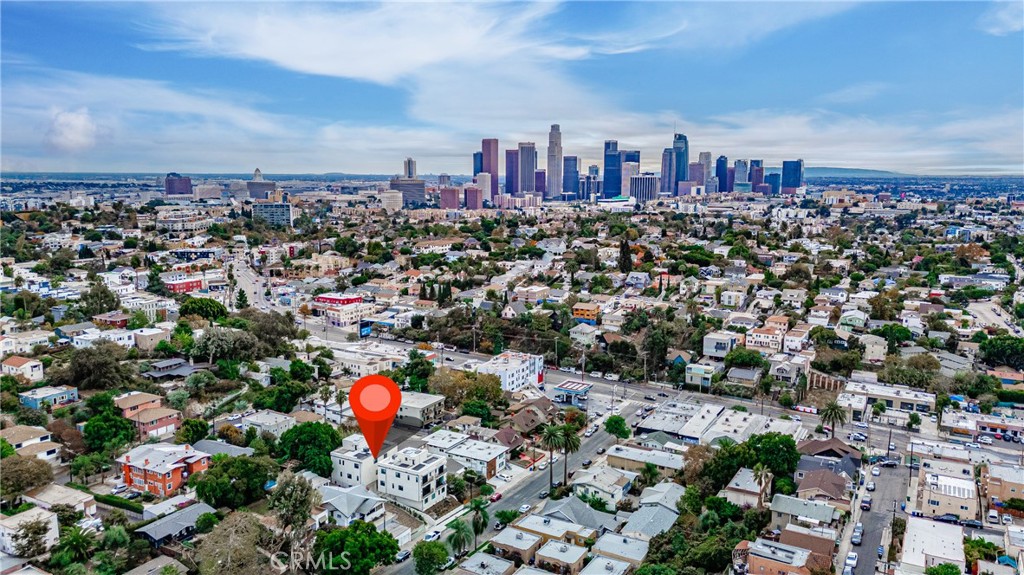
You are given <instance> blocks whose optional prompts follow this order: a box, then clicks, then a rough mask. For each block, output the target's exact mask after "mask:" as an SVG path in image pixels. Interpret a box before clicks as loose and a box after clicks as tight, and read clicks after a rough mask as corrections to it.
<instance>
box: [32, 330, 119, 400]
mask: <svg viewBox="0 0 1024 575" xmlns="http://www.w3.org/2000/svg"><path fill="white" fill-rule="evenodd" d="M124 358H125V350H124V348H123V347H121V346H120V345H118V344H116V343H113V342H110V341H100V342H97V343H95V344H93V345H92V346H90V347H85V348H82V349H76V350H75V351H74V352H72V354H71V360H70V361H69V362H68V364H67V365H66V366H61V367H55V368H53V369H50V370H47V372H46V373H47V375H48V377H49V380H50V384H51V385H70V386H72V387H77V388H79V389H133V388H135V373H136V371H135V368H134V366H132V365H129V364H122V363H121V361H122V360H123V359H124Z"/></svg>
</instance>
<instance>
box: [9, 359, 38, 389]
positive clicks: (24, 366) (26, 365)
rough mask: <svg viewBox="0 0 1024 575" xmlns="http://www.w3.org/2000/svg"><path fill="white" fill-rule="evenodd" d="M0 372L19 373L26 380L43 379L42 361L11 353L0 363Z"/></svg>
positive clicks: (35, 380) (15, 374)
mask: <svg viewBox="0 0 1024 575" xmlns="http://www.w3.org/2000/svg"><path fill="white" fill-rule="evenodd" d="M0 373H2V374H3V375H13V376H19V375H20V376H21V377H24V378H25V379H27V380H28V381H30V382H32V383H35V382H37V381H42V380H43V362H41V361H39V360H38V359H29V358H27V357H21V356H20V355H12V356H11V357H8V358H7V359H5V360H4V361H3V363H0Z"/></svg>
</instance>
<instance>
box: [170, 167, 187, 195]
mask: <svg viewBox="0 0 1024 575" xmlns="http://www.w3.org/2000/svg"><path fill="white" fill-rule="evenodd" d="M164 194H166V195H168V196H191V195H192V178H190V177H188V176H182V175H181V174H178V173H176V172H171V173H169V174H167V176H166V177H165V178H164Z"/></svg>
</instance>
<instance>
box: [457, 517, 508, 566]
mask: <svg viewBox="0 0 1024 575" xmlns="http://www.w3.org/2000/svg"><path fill="white" fill-rule="evenodd" d="M499 513H500V512H499ZM448 528H449V529H451V530H452V532H451V533H449V534H448V538H447V539H446V540H445V541H447V542H448V547H449V548H450V549H451V550H452V555H454V556H455V557H461V556H462V554H463V553H465V552H466V549H468V548H469V546H470V545H472V544H473V540H474V539H475V538H476V536H475V535H474V533H473V527H471V526H470V525H469V523H466V522H465V521H463V520H461V519H456V520H455V521H452V522H451V523H449V524H448Z"/></svg>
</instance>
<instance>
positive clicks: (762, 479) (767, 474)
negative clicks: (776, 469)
mask: <svg viewBox="0 0 1024 575" xmlns="http://www.w3.org/2000/svg"><path fill="white" fill-rule="evenodd" d="M771 476H772V472H771V471H770V470H769V469H768V468H767V467H766V466H765V465H764V464H763V463H758V464H757V465H755V466H754V481H757V487H758V490H757V491H758V494H757V508H758V509H760V508H761V506H762V505H764V499H763V497H762V496H761V493H762V492H763V491H764V484H765V483H766V482H767V481H768V480H769V478H771Z"/></svg>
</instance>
